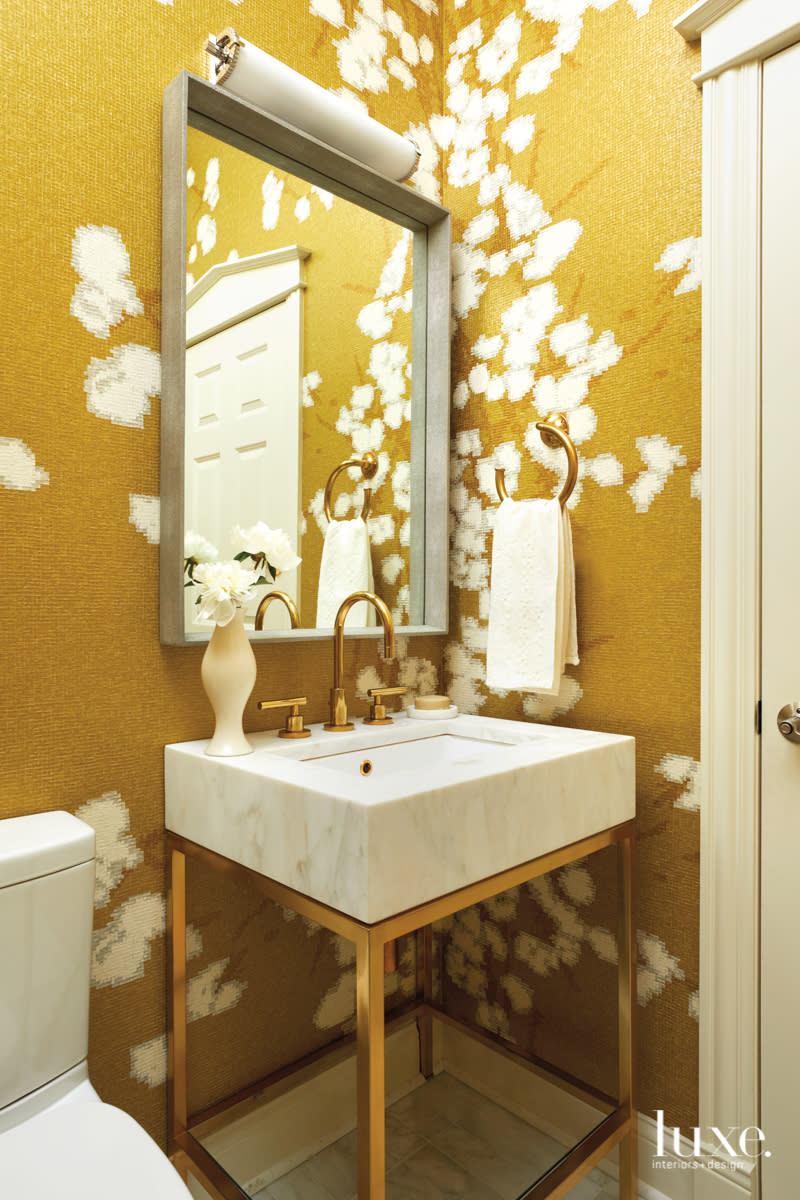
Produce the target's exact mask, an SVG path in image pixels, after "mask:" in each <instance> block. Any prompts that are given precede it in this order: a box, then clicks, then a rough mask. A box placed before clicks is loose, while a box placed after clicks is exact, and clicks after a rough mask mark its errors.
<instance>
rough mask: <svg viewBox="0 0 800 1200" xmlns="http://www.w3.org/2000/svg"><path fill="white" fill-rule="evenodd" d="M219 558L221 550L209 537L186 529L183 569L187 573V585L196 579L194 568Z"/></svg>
mask: <svg viewBox="0 0 800 1200" xmlns="http://www.w3.org/2000/svg"><path fill="white" fill-rule="evenodd" d="M218 558H219V550H218V549H217V547H216V546H212V544H211V542H210V541H209V540H208V538H204V537H203V535H202V534H201V533H195V532H194V531H193V530H191V529H188V530H187V531H186V537H185V538H184V539H183V569H184V571H185V572H186V575H187V583H186V585H185V586H186V587H188V586H189V583H191V582H192V581H193V580H194V569H195V567H197V566H199V565H200V563H206V562H216V560H217V559H218Z"/></svg>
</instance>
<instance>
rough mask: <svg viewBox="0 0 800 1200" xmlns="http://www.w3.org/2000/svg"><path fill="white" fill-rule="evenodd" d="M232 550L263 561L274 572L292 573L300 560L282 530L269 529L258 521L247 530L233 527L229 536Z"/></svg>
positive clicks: (239, 526) (262, 522)
mask: <svg viewBox="0 0 800 1200" xmlns="http://www.w3.org/2000/svg"><path fill="white" fill-rule="evenodd" d="M231 540H232V542H233V547H234V550H239V551H240V552H241V551H243V552H244V553H245V554H249V555H250V557H251V558H253V559H255V560H256V562H258V560H259V559H265V560H266V562H267V563H268V564H269V566H271V567H272V568H273V569H274V570H275V571H277V572H279V573H280V572H281V571H292V570H294V568H295V567H296V566H299V564H300V563H301V561H302V559H300V558H298V557H297V555H296V554H295V552H294V550H293V549H292V544H291V542H290V541H289V538H288V537H287V536H286V534H285V533H284V532H283V530H282V529H270V527H269V525H267V524H266V523H265V522H264V521H258V522H257V523H256V524H255V525H251V526H250V528H249V529H242V527H241V525H234V527H233V533H232V534H231Z"/></svg>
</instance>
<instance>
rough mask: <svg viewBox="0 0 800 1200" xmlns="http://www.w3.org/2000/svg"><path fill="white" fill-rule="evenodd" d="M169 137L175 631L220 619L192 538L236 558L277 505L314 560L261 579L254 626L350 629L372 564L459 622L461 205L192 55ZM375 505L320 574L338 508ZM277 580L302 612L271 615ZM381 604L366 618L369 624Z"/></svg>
mask: <svg viewBox="0 0 800 1200" xmlns="http://www.w3.org/2000/svg"><path fill="white" fill-rule="evenodd" d="M163 148H164V163H163V180H164V212H163V217H164V225H163V284H162V299H163V323H162V359H163V367H162V370H163V379H162V452H161V458H162V461H161V514H162V516H161V640H162V642H165V643H168V644H173V645H175V644H177V645H185V644H191V643H195V642H200V641H204V640H207V639H208V637H209V636H210V634H211V630H212V626H211V625H210V624H208V623H204V622H203V621H201V620H200V619H199V617H198V609H197V605H196V603H195V599H196V592H197V589H196V588H192V587H188V588H186V587H184V582H185V579H184V547H185V544H186V538H187V536H189V537H192V538H195V539H196V538H198V537H200V538H203V539H205V540H206V541H207V542H209V543H211V544H212V545H213V546H214V547H215V549H216V550H217V551H218V553H219V557H220V558H222V559H228V558H232V557H233V555H234V554H235V553H236V551H237V550H238V549H239V546H238V544H237V543H236V542H235V540H233V530H234V528H235V527H236V526H240V527H244V528H247V527H249V526H252V525H254V524H256V523H257V522H264V523H265V524H267V525H269V526H270V527H271V528H273V529H275V528H279V529H282V530H283V531H284V532H285V533H286V535H287V537H288V539H289V542H290V544H291V546H292V547H293V548H295V549H296V551H297V554H298V555H299V556H300V558H301V562H300V565H299V566H298V567H296V568H294V569H293V570H287V571H284V572H282V573H281V574H280V575H279V576H278V579H277V580H276V582H275V584H274V585H272V586H270V587H267V586H264V585H262V586H261V587H259V588H258V589H257V593H258V594H257V596H256V597H255V599H254V600H253V602H252V603H251V604H250V605H249V607H248V609H247V612H246V617H245V624H246V626H248V627H249V630H250V632H251V635H252V636H253V637H254V638H256V639H262V638H263V639H267V640H269V639H272V640H274V639H281V640H282V639H284V638H304V639H312V638H316V637H329V636H330V632H331V628H332V624H333V615H334V613H335V607H338V604H336V605H335V606H334V607H333V610H332V605H331V597H332V596H334V595H335V588H334V589H332V588H331V586H330V584H331V580H332V578H335V580H336V586H341V584H342V581H343V580H345V579H346V577H347V576H348V573H349V572H350V571H352V573H353V579H354V580H355V579H360V578H363V574H364V571H365V570H368V571H369V570H371V575H372V579H373V587H372V589H371V590H374V591H375V592H376V593H377V594H378V595H380V596H381V597H382V598H383V599H384V600H385V601H386V603H387V604H388V606H389V608H390V610H391V611H392V615H393V618H394V621H395V624H396V626H397V627H398V629H401V630H402V631H403V632H405V633H441V632H445V631H446V629H447V561H446V555H447V467H448V438H449V420H448V417H449V390H450V378H449V319H450V318H449V294H450V292H449V289H450V218H449V213H448V212H447V210H446V209H443V208H441V207H440V206H439V205H437V204H434V203H433V202H431V201H429V200H427V199H425V197H423V196H421V195H420V194H419V193H418V192H416V191H414V189H413V188H411V187H409V186H407V185H404V184H401V183H395V182H394V181H391V180H389V179H386V178H385V177H384V176H382V175H379V174H377V173H376V172H374V171H372V170H371V169H370V168H368V167H366V166H363V165H361V164H360V163H357V162H356V161H355V160H353V159H351V158H349V157H348V156H346V155H344V154H341V153H339V152H338V151H336V150H334V149H332V148H331V147H329V146H326V145H324V144H322V143H320V142H317V141H316V140H314V139H313V138H311V137H308V136H307V135H305V134H303V133H301V132H300V131H299V130H297V129H295V128H293V127H291V126H289V125H286V124H284V123H283V122H280V121H278V120H276V119H275V118H273V117H270V116H268V115H267V114H265V113H264V112H261V111H260V110H258V109H255V108H253V107H252V106H251V105H249V104H247V103H245V102H243V101H241V100H238V99H237V98H235V97H233V96H231V95H230V94H228V93H226V92H225V91H224V90H222V89H220V88H217V87H214V86H213V85H212V84H208V83H205V82H204V81H202V80H200V79H198V78H196V77H195V76H192V75H190V74H188V73H187V72H183V73H182V74H181V75H179V76H178V77H177V79H175V80H174V81H173V82H172V84H170V86H169V87H168V88H167V90H166V92H165V97H164V136H163ZM343 464H356V465H348V466H344V465H343ZM326 492H327V495H326ZM326 510H327V511H326ZM359 515H363V516H365V520H366V527H367V537H366V538H363V537H360V538H359V537H355V540H354V542H353V544H352V545H351V544H350V542H349V541H348V538H349V537H350V531H348V530H347V529H345V528H344V526H343V525H342V526H341V527H340V530H341V532H342V535H343V538H344V543H345V545H344V551H343V552H342V551H340V554H341V559H340V561H339V562H338V563H335V570H334V571H333V572H331V570H330V569H328V570H327V572H326V576H325V577H323V578H322V579H321V578H320V565H321V560H322V549H323V542H324V539H325V531H326V529H327V528H328V525H329V522H330V521H338V522H342V523H343V522H346V521H352V520H353V519H354V518H357V517H358V516H359ZM353 528H354V527H351V530H352V529H353ZM359 532H360V533H361V534H363V530H361V529H360V527H359ZM359 556H360V567H359ZM365 560H366V561H365ZM330 566H331V563H330V560H329V562H328V568H330ZM268 590H274V591H278V590H279V591H280V592H282V593H284V594H285V595H286V597H287V598H288V599H289V601H290V602H291V605H293V606H294V607H295V608H296V612H297V618H296V619H297V623H298V627H297V628H296V629H290V628H289V624H290V614H289V612H288V611H287V605H286V604H285V603H283V604H270V605H269V606H268V607H267V608H266V610H265V611H264V613H263V616H262V618H261V619H262V620H263V631H260V632H256V631H255V630H254V628H253V625H254V621H255V614H256V610H257V607H258V605H259V602H260V601H261V599H262V598H263V596H264V594H265V593H266V592H267V591H268ZM348 590H349V591H352V590H355V588H353V587H350V588H348ZM366 607H367V606H363V605H360V606H357V607H356V608H355V609H354V610H353V612H352V615H351V617H350V618H348V625H347V627H346V631H347V632H348V634H349V635H350V636H365V635H369V634H370V632H371V629H370V628H369V627H368V625H367V624H366V622H367V621H368V620H371V616H369V617H367V616H366V614H364V613H363V612H360V611H359V610H363V609H365V608H366ZM369 613H370V614H371V613H372V610H371V609H369ZM351 622H352V623H351ZM374 633H375V634H376V635H377V633H378V630H374Z"/></svg>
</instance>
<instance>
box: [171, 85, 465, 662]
mask: <svg viewBox="0 0 800 1200" xmlns="http://www.w3.org/2000/svg"><path fill="white" fill-rule="evenodd" d="M190 112H191V113H192V116H193V118H194V119H193V121H192V125H193V126H195V125H196V126H199V127H203V121H204V119H205V120H207V121H209V122H214V123H215V124H216V125H217V126H224V127H225V128H226V129H227V130H228V131H229V133H231V134H232V137H231V140H232V141H234V142H235V141H237V140H238V139H241V141H242V144H244V143H245V142H249V143H251V144H252V143H256V144H257V145H258V146H261V147H263V148H264V149H265V150H267V151H268V152H269V153H270V155H271V160H272V161H273V162H275V163H276V165H278V166H283V165H284V163H283V162H282V161H281V160H282V159H285V160H286V162H285V165H286V166H288V167H289V168H290V169H294V171H295V174H298V175H301V176H303V177H304V178H306V179H310V180H311V181H312V182H314V183H319V184H320V185H322V186H324V187H326V188H327V189H328V190H329V191H333V192H335V193H336V194H337V195H340V196H344V197H345V198H347V199H352V200H354V201H355V202H356V203H357V204H359V205H361V206H362V207H363V208H367V209H369V210H370V211H372V212H374V213H378V214H379V215H381V216H386V217H389V219H391V220H393V221H399V222H400V223H401V224H402V225H404V226H405V227H406V228H408V229H411V230H413V231H414V287H415V289H416V288H417V286H418V283H417V279H418V275H419V277H420V280H421V281H422V282H424V284H425V288H424V290H425V297H424V301H425V302H424V303H418V302H417V300H416V299H415V301H414V309H413V313H414V315H413V327H412V337H413V341H414V353H415V360H414V362H415V369H414V377H413V379H412V387H414V385H415V384H416V387H417V388H420V387H421V380H424V396H425V424H424V429H419V428H417V429H414V427H413V425H412V456H413V460H414V461H415V462H420V461H424V482H425V501H424V511H422V512H421V513H420V518H421V520H419V519H418V520H417V521H416V526H417V528H418V526H419V524H420V523H422V521H423V520H424V539H420V537H419V534H417V536H416V537H415V539H414V545H413V546H412V547H411V548H410V553H411V556H412V570H413V569H416V570H417V571H421V570H423V568H424V574H423V580H424V603H423V608H422V616H423V623H422V624H419V625H404V626H402V627H399V628H398V632H399V633H402V634H403V635H404V636H406V635H412V634H432V633H433V634H437V633H446V632H447V628H448V591H447V589H448V570H447V546H448V491H447V489H448V476H449V439H450V274H451V273H450V213H449V211H448V210H447V209H446V208H442V207H441V206H440V205H438V204H435V203H434V202H433V201H431V200H428V199H426V198H425V197H424V196H422V195H420V193H419V192H416V191H414V190H413V189H412V188H410V187H407V186H405V185H403V184H401V183H395V182H394V181H393V180H391V179H387V178H386V177H385V176H383V175H380V174H378V173H377V172H376V171H373V170H371V169H370V168H369V167H366V166H364V165H363V164H362V163H359V162H356V161H355V160H354V159H352V158H349V157H348V156H347V155H346V154H342V153H340V152H339V151H338V150H334V149H332V147H330V146H327V145H325V144H324V143H322V142H318V141H317V140H316V139H315V138H312V137H309V136H308V135H307V134H305V133H303V132H301V131H300V130H299V129H295V128H294V127H293V126H291V125H287V124H284V122H282V121H279V120H277V119H276V118H275V117H271V116H269V115H268V114H267V113H265V112H262V111H261V110H260V109H257V108H253V106H252V105H250V104H247V103H245V102H244V101H242V100H239V99H237V98H236V97H235V96H232V95H230V94H229V93H227V92H225V91H224V90H223V89H221V88H218V87H215V86H214V85H213V84H210V83H206V82H205V81H204V80H202V79H200V78H198V77H197V76H196V75H192V74H191V73H190V72H188V71H182V72H181V74H180V75H178V76H177V77H176V78H175V79H174V80H173V81H172V83H170V84H169V86H168V87H167V88H166V89H165V92H164V105H163V126H162V171H163V175H162V191H163V205H162V262H161V272H162V276H161V298H162V333H161V353H162V368H161V370H162V391H161V545H160V581H159V586H160V614H161V622H160V628H161V642H162V643H163V644H164V645H170V646H190V645H197V644H203V643H204V642H206V641H207V640H208V638H207V637H206V636H205V635H203V634H188V635H187V633H186V631H185V628H184V587H183V582H184V580H183V529H184V443H185V439H184V434H185V394H186V381H185V362H184V355H185V346H186V295H185V280H186V257H185V256H186V233H187V230H186V167H187V128H188V124H189V113H190ZM418 263H419V268H418ZM418 348H419V349H418ZM418 357H419V359H420V360H421V361H420V365H419V366H418V364H417V358H418ZM420 366H422V367H424V370H421V369H420ZM418 377H419V378H418ZM415 394H417V393H416V392H415ZM418 424H419V423H418ZM345 632H346V635H347V636H348V637H379V636H381V635H382V630H381V629H380V627H379V626H378V627H377V628H375V629H363V628H361V629H354V630H347V629H345ZM250 636H251V639H252V640H253V641H262V640H263V641H316V640H320V639H328V638H330V636H331V631H330V630H324V629H295V630H286V631H282V630H267V631H262V632H259V633H252V632H251V634H250Z"/></svg>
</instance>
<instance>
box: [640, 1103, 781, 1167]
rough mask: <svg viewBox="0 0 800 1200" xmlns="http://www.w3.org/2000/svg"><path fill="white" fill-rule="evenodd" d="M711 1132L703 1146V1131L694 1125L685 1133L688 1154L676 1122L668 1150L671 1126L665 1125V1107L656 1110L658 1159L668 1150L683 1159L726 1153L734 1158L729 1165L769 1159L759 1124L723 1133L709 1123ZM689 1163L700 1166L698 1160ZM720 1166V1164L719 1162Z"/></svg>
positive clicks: (707, 1157)
mask: <svg viewBox="0 0 800 1200" xmlns="http://www.w3.org/2000/svg"><path fill="white" fill-rule="evenodd" d="M708 1132H709V1133H710V1135H711V1137H710V1138H708V1139H707V1140H706V1148H705V1149H703V1144H702V1142H703V1139H702V1136H701V1134H702V1130H701V1129H700V1127H699V1126H697V1125H695V1126H694V1127H693V1128H692V1129H691V1131H690V1136H686V1137H685V1140H686V1141H688V1143H689V1147H690V1148H689V1149H688V1150H687V1151H686V1153H684V1152H683V1150H682V1146H681V1143H682V1141H683V1140H684V1136H685V1135H684V1134H682V1133H681V1128H680V1126H679V1125H676V1126H675V1127H674V1129H673V1130H672V1146H671V1147H670V1149H669V1151H666V1150H665V1148H664V1143H665V1138H666V1140H667V1141H668V1140H669V1138H668V1128H667V1126H666V1125H665V1124H664V1113H663V1111H662V1109H657V1110H656V1158H665V1157H666V1154H667V1153H670V1154H673V1155H674V1156H675V1157H676V1158H681V1159H684V1160H686V1159H701V1158H702V1159H713V1158H714V1156H715V1155H725V1156H726V1157H727V1158H728V1159H729V1160H733V1161H732V1162H731V1163H730V1165H734V1166H735V1162H736V1160H740V1159H754V1158H760V1157H761V1156H762V1155H763V1156H764V1158H770V1157H771V1156H772V1151H771V1150H765V1149H764V1141H765V1138H764V1131H763V1130H762V1129H759V1128H758V1126H757V1125H748V1126H747V1127H746V1128H745V1129H741V1130H737V1129H736V1127H735V1126H734V1125H731V1126H730V1127H729V1128H728V1129H727V1130H726V1131H725V1132H724V1133H723V1131H722V1130H721V1129H718V1128H717V1127H716V1125H711V1126H709V1130H708ZM687 1165H692V1166H697V1165H698V1164H697V1163H691V1164H688V1163H687ZM708 1165H709V1166H713V1165H714V1164H713V1162H712V1163H709V1164H708ZM720 1165H721V1164H720Z"/></svg>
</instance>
